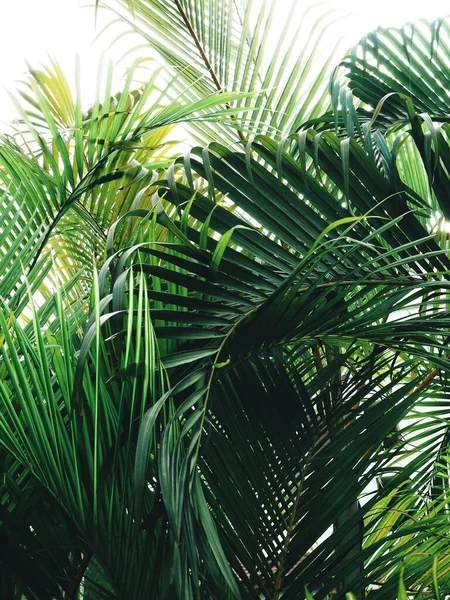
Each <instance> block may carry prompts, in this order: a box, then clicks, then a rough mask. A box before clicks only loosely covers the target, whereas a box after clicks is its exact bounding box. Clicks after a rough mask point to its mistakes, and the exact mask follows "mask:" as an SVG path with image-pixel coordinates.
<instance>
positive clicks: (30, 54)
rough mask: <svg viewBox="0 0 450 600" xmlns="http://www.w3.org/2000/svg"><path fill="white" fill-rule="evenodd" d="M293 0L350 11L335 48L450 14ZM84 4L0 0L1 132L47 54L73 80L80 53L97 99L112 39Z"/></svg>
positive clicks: (440, 2)
mask: <svg viewBox="0 0 450 600" xmlns="http://www.w3.org/2000/svg"><path fill="white" fill-rule="evenodd" d="M83 1H84V0H81V2H83ZM106 1H108V0H106ZM295 1H297V2H302V4H304V5H305V7H306V6H307V5H308V4H309V5H313V4H315V5H320V6H321V7H323V10H325V9H326V7H327V6H328V7H330V8H331V9H335V10H337V11H339V12H340V13H341V14H345V13H347V14H348V13H352V14H351V15H350V16H347V17H345V18H343V19H341V20H340V21H339V24H338V25H336V27H335V28H334V29H333V31H332V35H330V40H329V43H330V48H332V47H334V46H335V44H336V42H337V40H338V38H342V41H343V45H344V47H350V46H351V45H353V44H354V43H356V42H357V41H358V39H359V38H360V37H361V36H362V35H363V34H365V33H367V32H368V31H370V30H371V29H374V28H375V27H376V26H378V25H383V26H401V25H402V24H404V23H405V22H406V21H414V20H417V19H419V18H427V19H429V20H432V19H435V18H437V17H440V16H445V15H446V14H448V13H450V5H449V2H448V0H426V2H423V0H421V2H414V1H408V0H376V2H371V3H367V2H361V0H330V1H329V2H309V3H308V2H305V0H295ZM81 2H80V0H15V1H14V2H8V1H7V0H0V56H1V57H2V59H1V61H0V130H1V129H2V125H1V122H3V123H5V122H9V121H11V120H12V119H13V118H14V117H15V115H16V112H15V109H14V106H13V104H12V102H11V100H10V98H9V96H8V93H7V91H14V89H15V88H16V86H17V81H20V80H21V79H23V76H24V73H25V71H26V63H25V61H26V60H28V62H29V63H30V64H31V65H32V66H33V67H38V66H39V64H40V63H46V62H48V59H47V56H48V55H50V56H53V57H55V58H56V59H57V60H58V62H59V63H60V64H61V66H62V67H63V69H64V71H65V72H66V73H67V74H68V75H69V76H70V75H71V74H72V73H73V72H74V56H75V53H78V54H79V55H80V57H81V66H82V82H83V97H84V99H85V101H86V100H89V98H91V97H93V94H94V88H95V80H96V67H97V64H98V60H99V56H100V54H101V53H102V52H103V51H105V50H106V48H107V46H108V41H107V38H106V36H104V35H103V36H100V39H99V40H98V41H97V42H95V37H96V33H98V32H99V31H100V30H101V28H102V17H101V14H100V19H99V21H100V22H99V23H97V27H96V26H95V21H94V10H93V8H92V6H90V7H87V8H86V7H85V8H80V4H81ZM285 3H286V0H274V4H275V18H276V14H277V12H278V11H279V12H280V13H281V12H282V11H283V6H285ZM321 10H322V8H321ZM331 38H332V39H331ZM327 41H328V40H327ZM116 56H117V54H116Z"/></svg>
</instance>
